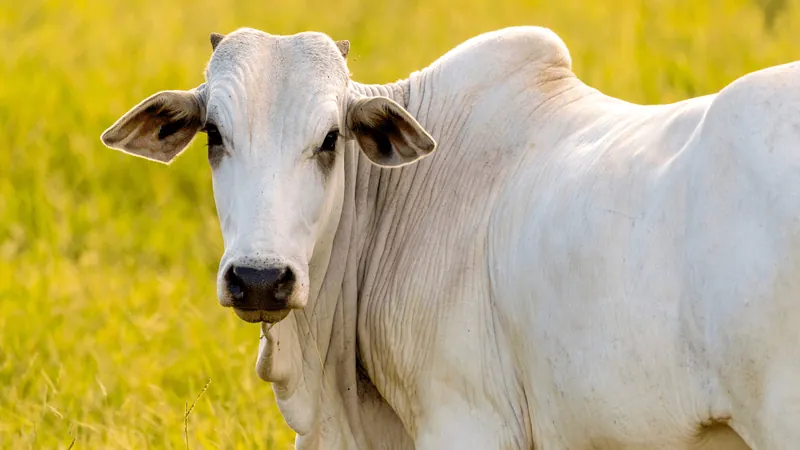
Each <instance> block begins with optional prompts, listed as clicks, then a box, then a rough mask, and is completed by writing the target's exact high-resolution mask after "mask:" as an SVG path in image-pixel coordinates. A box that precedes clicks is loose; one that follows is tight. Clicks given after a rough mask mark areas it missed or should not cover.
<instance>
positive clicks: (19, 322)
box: [0, 0, 800, 449]
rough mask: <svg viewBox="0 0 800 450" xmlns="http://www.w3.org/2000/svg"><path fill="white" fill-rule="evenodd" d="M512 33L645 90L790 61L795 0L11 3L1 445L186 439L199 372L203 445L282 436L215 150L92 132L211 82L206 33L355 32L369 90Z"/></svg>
mask: <svg viewBox="0 0 800 450" xmlns="http://www.w3.org/2000/svg"><path fill="white" fill-rule="evenodd" d="M333 4H336V6H335V7H334V6H331V5H333ZM520 24H535V25H543V26H548V27H550V28H552V29H554V30H555V31H556V32H557V33H559V34H560V35H561V36H562V37H563V39H564V40H565V41H566V43H567V45H568V46H569V47H570V50H571V52H572V56H573V61H574V69H575V71H576V73H577V74H578V75H579V76H580V77H582V78H583V79H584V80H585V81H587V82H588V83H589V84H591V85H594V86H595V87H597V88H599V89H601V90H603V91H605V92H607V93H609V94H612V95H616V96H619V97H622V98H624V99H627V100H631V101H636V102H647V103H653V102H669V101H675V100H678V99H683V98H686V97H688V96H696V95H701V94H707V93H711V92H714V91H716V90H718V89H719V88H721V87H722V86H724V85H725V84H727V83H729V82H731V81H732V80H734V79H735V78H736V77H738V76H740V75H743V74H744V73H747V72H749V71H753V70H756V69H759V68H763V67H766V66H769V65H773V64H778V63H784V62H788V61H791V60H794V59H800V47H798V45H797V30H798V29H799V28H800V5H797V3H796V2H795V3H793V2H792V0H674V1H670V0H647V1H641V0H640V1H634V0H629V1H625V0H606V1H595V0H559V1H542V0H512V1H509V0H504V1H476V0H458V1H456V0H451V1H444V0H427V1H417V0H415V1H406V2H401V1H385V2H384V1H376V0H370V1H367V0H364V1H357V0H341V1H338V2H328V1H323V0H298V1H288V0H287V1H277V2H266V1H254V0H240V1H237V2H225V1H220V0H195V1H192V2H185V1H177V0H158V1H150V0H147V1H138V2H133V1H122V0H2V2H0V37H2V43H3V44H2V52H0V133H2V137H3V139H4V140H5V144H4V145H3V146H2V147H3V148H2V149H0V448H13V449H27V448H43V449H54V448H67V447H69V445H70V443H71V442H72V441H73V438H75V439H76V441H75V443H74V447H73V448H74V449H101V448H103V449H106V448H130V449H143V448H185V447H186V444H185V442H184V424H183V418H184V408H185V404H186V402H189V403H190V404H191V402H192V401H193V400H194V399H195V398H196V397H197V395H198V394H199V393H200V391H201V389H202V388H203V386H204V385H205V384H206V382H207V381H208V380H209V379H210V380H211V384H210V385H209V386H208V389H207V391H206V392H205V393H204V394H203V395H202V397H200V399H199V400H198V402H197V404H196V406H195V408H194V410H193V411H192V413H191V416H190V420H189V425H188V438H189V444H190V445H191V448H217V447H218V448H226V449H227V448H243V449H244V448H247V449H250V448H266V449H278V448H280V449H284V448H290V447H291V446H292V442H293V435H292V433H291V432H290V430H288V429H287V428H286V427H285V425H284V424H283V421H282V419H281V417H280V415H279V413H278V412H277V409H276V408H275V406H274V401H273V397H272V391H271V388H270V386H269V385H268V384H266V383H263V382H260V381H259V380H258V379H257V377H256V375H255V372H254V364H255V357H256V350H257V346H258V328H257V327H256V326H253V325H247V324H245V323H243V322H242V321H240V320H238V319H236V318H235V317H234V316H233V314H232V313H231V312H230V311H227V310H223V309H222V308H221V307H220V306H218V304H217V302H216V298H215V291H214V275H215V271H216V265H217V262H218V258H219V256H220V255H221V253H222V244H221V238H220V233H219V228H218V223H217V219H216V216H215V212H214V205H213V199H212V193H211V182H210V171H209V169H208V167H207V162H206V156H205V152H204V151H192V149H190V151H188V152H187V153H186V154H185V155H184V156H182V157H181V158H180V159H179V161H178V162H177V163H175V164H174V165H173V166H171V167H165V166H161V165H157V164H153V163H148V162H146V161H144V160H141V159H136V158H130V157H126V156H124V155H123V154H121V153H119V152H114V151H111V150H107V149H105V148H104V147H103V146H102V145H101V144H100V141H99V135H100V133H101V132H102V130H103V129H104V128H105V127H107V126H108V125H110V124H111V123H112V122H113V121H114V120H115V119H116V118H117V117H118V116H119V115H121V114H122V113H124V112H125V111H127V109H128V108H129V107H131V106H132V105H134V104H135V103H136V102H138V101H139V100H141V99H143V98H144V97H145V96H147V95H149V94H151V93H154V92H156V91H158V90H162V89H186V88H191V87H194V86H196V85H198V84H199V83H201V82H202V70H203V68H204V64H205V62H206V61H207V59H208V57H209V55H210V50H211V49H210V45H209V44H208V34H209V33H210V32H211V31H218V32H229V31H232V30H233V29H235V28H237V27H240V26H251V27H255V28H260V29H263V30H266V31H269V32H272V33H278V34H288V33H294V32H298V31H303V30H308V29H313V30H319V31H325V32H327V33H328V34H330V35H331V36H333V37H334V38H336V39H350V41H351V43H352V50H351V53H350V58H349V59H350V68H351V70H352V72H353V74H354V76H355V77H356V78H357V79H358V80H359V81H363V82H388V81H394V80H395V79H397V78H399V77H403V76H405V75H406V74H408V73H409V72H410V71H412V70H415V69H418V68H421V67H423V66H425V65H427V64H428V63H429V62H431V61H432V60H433V59H435V58H436V57H437V56H439V55H440V54H442V53H443V52H444V51H446V50H447V49H449V48H451V47H452V46H454V45H455V44H457V43H459V42H461V41H462V40H464V39H466V38H468V37H470V36H473V35H475V34H477V33H480V32H482V31H488V30H491V29H495V28H499V27H502V26H507V25H520ZM202 140H204V139H199V140H198V142H196V143H195V144H193V147H194V150H200V149H199V147H200V146H201V145H202V142H199V141H202Z"/></svg>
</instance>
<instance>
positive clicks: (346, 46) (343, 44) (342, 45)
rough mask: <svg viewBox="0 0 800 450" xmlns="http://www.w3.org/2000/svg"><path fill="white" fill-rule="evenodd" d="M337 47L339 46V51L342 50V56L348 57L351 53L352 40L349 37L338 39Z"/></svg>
mask: <svg viewBox="0 0 800 450" xmlns="http://www.w3.org/2000/svg"><path fill="white" fill-rule="evenodd" d="M336 47H338V48H339V52H341V54H342V57H343V58H345V59H347V55H348V54H350V41H348V40H347V39H343V40H341V41H336Z"/></svg>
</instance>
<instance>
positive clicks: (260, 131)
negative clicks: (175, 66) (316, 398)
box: [101, 29, 435, 322]
mask: <svg viewBox="0 0 800 450" xmlns="http://www.w3.org/2000/svg"><path fill="white" fill-rule="evenodd" d="M211 42H212V46H213V47H214V51H213V54H212V57H211V61H210V62H209V64H208V68H207V70H206V83H204V84H203V85H201V86H200V87H198V88H196V89H193V90H190V91H164V92H159V93H157V94H155V95H153V96H151V97H149V98H147V99H145V100H144V101H142V102H141V103H140V104H138V105H136V106H135V107H133V109H131V110H130V111H129V112H128V113H126V114H125V115H123V116H122V117H121V118H120V119H119V120H118V121H117V122H116V123H114V124H113V125H112V126H111V127H110V128H109V129H108V130H106V131H105V132H104V133H103V135H102V137H101V139H102V141H103V143H104V144H105V145H107V146H109V147H111V148H115V149H118V150H122V151H124V152H126V153H129V154H133V155H136V156H140V157H144V158H147V159H150V160H154V161H160V162H163V163H169V162H171V161H172V160H173V159H174V158H175V157H177V156H178V155H179V154H180V153H181V151H183V149H184V148H186V146H187V145H188V144H189V143H190V142H191V140H192V138H193V137H194V136H195V134H197V133H198V132H205V133H206V134H207V136H208V161H209V164H210V166H211V169H212V173H213V186H214V197H215V201H216V207H217V214H218V216H219V220H220V225H221V228H222V234H223V239H224V242H225V253H224V255H223V256H222V260H221V263H220V268H219V273H218V282H217V290H218V295H219V301H220V303H221V304H222V305H223V306H232V307H233V308H234V309H235V311H236V313H237V314H238V315H239V317H241V318H242V319H244V320H246V321H248V322H261V321H263V322H277V321H279V320H281V319H283V318H284V317H285V316H286V315H287V314H288V313H289V311H290V310H291V309H298V308H303V307H304V306H305V304H306V302H307V299H308V296H309V285H310V281H309V263H310V261H311V259H312V256H313V255H314V253H315V250H316V249H317V248H318V247H320V246H323V245H324V243H325V242H330V241H331V240H332V237H333V233H334V232H335V229H336V223H337V222H338V217H337V214H339V215H340V214H341V204H342V197H343V193H344V169H343V163H342V160H343V159H344V158H343V157H342V153H343V152H344V151H345V146H344V142H345V141H346V140H349V139H355V140H356V141H357V142H358V144H359V146H358V147H360V149H361V151H363V152H364V153H365V155H366V156H367V157H368V158H369V160H371V161H372V162H373V163H375V164H377V165H380V166H384V167H397V166H401V165H404V164H408V163H411V162H413V161H416V160H417V159H419V158H421V157H423V156H425V155H427V154H429V153H431V152H432V151H433V150H434V147H435V142H434V140H433V139H432V138H431V137H430V135H428V133H427V132H426V131H425V130H424V129H423V128H422V127H421V126H420V125H419V123H417V121H416V120H414V118H413V117H411V115H409V113H408V112H407V111H405V110H404V109H403V107H401V106H400V105H398V104H397V103H395V102H394V101H392V100H390V99H388V98H385V97H363V96H360V95H359V94H358V93H356V92H355V91H353V90H352V89H351V87H350V82H349V73H348V70H347V66H346V56H347V52H348V51H349V44H348V43H347V42H346V41H342V42H338V43H336V42H334V41H333V40H331V39H330V38H329V37H327V36H326V35H324V34H320V33H300V34H296V35H293V36H273V35H269V34H267V33H264V32H261V31H257V30H252V29H240V30H237V31H235V32H233V33H231V34H230V35H228V36H223V35H219V34H216V33H215V34H212V36H211ZM351 147H352V146H351Z"/></svg>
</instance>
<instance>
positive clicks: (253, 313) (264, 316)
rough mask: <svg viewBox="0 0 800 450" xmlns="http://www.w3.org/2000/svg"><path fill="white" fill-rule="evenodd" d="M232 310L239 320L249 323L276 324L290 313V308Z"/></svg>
mask: <svg viewBox="0 0 800 450" xmlns="http://www.w3.org/2000/svg"><path fill="white" fill-rule="evenodd" d="M233 310H234V312H236V315H237V316H239V318H240V319H242V320H244V321H245V322H250V323H259V322H266V323H278V322H280V321H281V320H283V319H285V318H286V316H288V315H289V312H291V309H290V308H285V309H278V310H245V309H239V308H235V307H234V308H233Z"/></svg>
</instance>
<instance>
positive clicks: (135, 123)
mask: <svg viewBox="0 0 800 450" xmlns="http://www.w3.org/2000/svg"><path fill="white" fill-rule="evenodd" d="M203 88H204V85H201V86H200V87H199V88H197V89H192V90H191V91H162V92H159V93H157V94H155V95H152V96H150V97H148V98H146V99H145V100H143V101H142V102H141V103H139V104H138V105H136V106H134V107H133V108H131V110H130V111H128V112H127V113H125V115H123V116H122V117H120V119H119V120H117V121H116V122H115V123H114V125H111V127H109V128H108V129H107V130H106V131H105V132H103V134H102V136H100V140H101V141H103V144H105V145H106V146H108V147H110V148H113V149H116V150H122V151H123V152H125V153H129V154H131V155H135V156H140V157H142V158H146V159H149V160H152V161H158V162H162V163H169V162H170V161H172V160H173V159H175V157H176V156H178V155H179V154H180V153H181V152H182V151H183V149H185V148H186V147H187V146H188V145H189V143H190V142H191V141H192V139H193V138H194V136H195V134H197V132H198V131H200V129H201V128H202V127H203V123H204V122H205V99H204V95H203Z"/></svg>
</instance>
